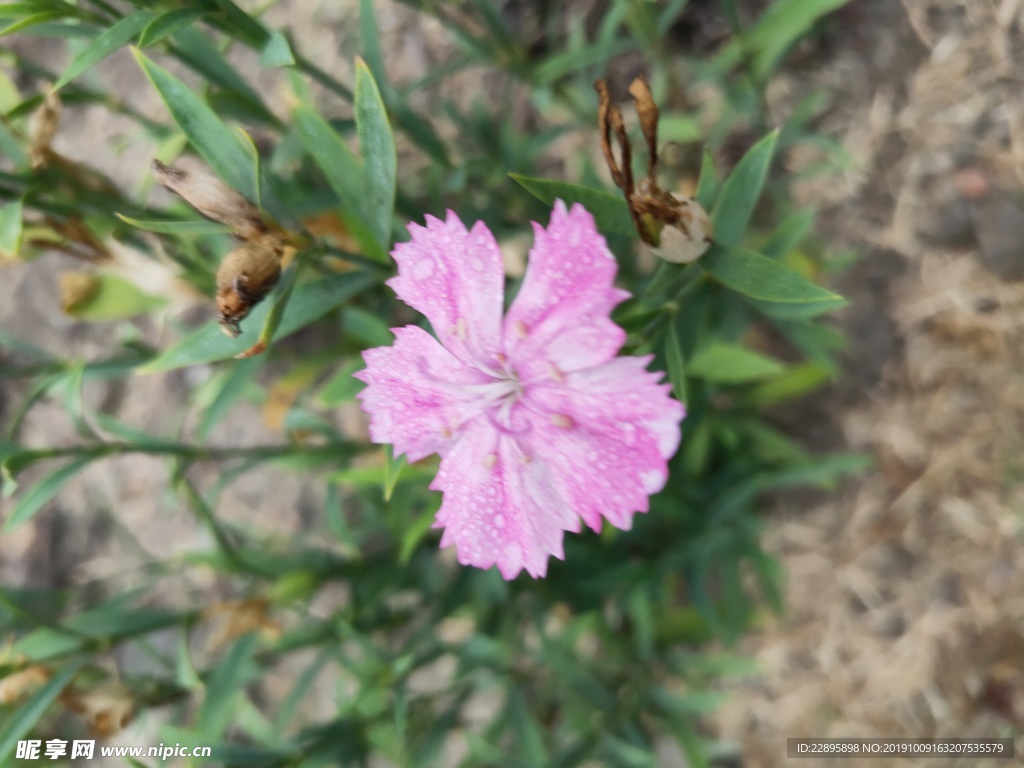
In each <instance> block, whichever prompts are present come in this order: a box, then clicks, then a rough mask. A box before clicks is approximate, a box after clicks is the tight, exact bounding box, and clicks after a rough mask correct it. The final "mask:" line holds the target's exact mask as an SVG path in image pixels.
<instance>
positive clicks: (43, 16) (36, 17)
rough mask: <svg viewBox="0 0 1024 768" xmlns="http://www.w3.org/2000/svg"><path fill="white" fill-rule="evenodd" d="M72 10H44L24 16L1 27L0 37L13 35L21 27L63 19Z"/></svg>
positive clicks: (26, 27) (20, 29) (70, 13)
mask: <svg viewBox="0 0 1024 768" xmlns="http://www.w3.org/2000/svg"><path fill="white" fill-rule="evenodd" d="M72 13H73V11H70V10H69V11H45V12H43V13H34V14H32V15H31V16H25V17H24V18H22V19H19V20H18V21H15V22H12V23H10V24H8V25H7V26H6V27H4V28H3V29H0V37H4V36H5V35H13V34H14V33H15V32H20V31H22V30H23V29H28V28H29V27H34V26H36V25H37V24H43V23H44V22H47V21H56V20H57V19H63V18H66V17H68V16H71V15H72Z"/></svg>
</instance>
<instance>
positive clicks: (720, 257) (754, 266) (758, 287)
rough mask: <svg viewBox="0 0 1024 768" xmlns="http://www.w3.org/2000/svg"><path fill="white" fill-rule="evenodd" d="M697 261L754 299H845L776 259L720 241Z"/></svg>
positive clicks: (799, 301) (797, 301)
mask: <svg viewBox="0 0 1024 768" xmlns="http://www.w3.org/2000/svg"><path fill="white" fill-rule="evenodd" d="M697 263H698V264H699V265H700V267H701V269H703V270H704V271H706V272H707V273H708V274H709V275H711V276H712V277H713V278H715V280H717V281H718V282H720V283H722V284H723V285H725V286H726V287H728V288H731V289H732V290H734V291H736V292H737V293H742V294H743V295H744V296H749V297H750V298H752V299H759V300H761V301H770V302H776V303H782V304H803V303H810V302H822V301H831V302H840V303H841V302H842V301H843V299H842V297H840V296H837V295H836V294H834V293H832V292H831V291H828V290H825V289H824V288H822V287H821V286H820V285H816V284H815V283H812V282H811V281H810V280H808V279H807V278H806V277H804V276H803V275H800V274H798V273H796V272H794V271H793V270H791V269H788V268H786V267H784V266H782V265H781V264H779V263H778V262H777V261H772V260H771V259H768V258H765V257H764V256H762V255H761V254H759V253H754V252H752V251H744V250H740V249H739V248H730V247H728V246H723V245H722V244H720V243H718V242H716V243H715V244H714V245H712V246H711V248H710V249H709V250H708V252H707V253H705V254H704V256H703V257H702V258H701V260H700V261H699V262H697Z"/></svg>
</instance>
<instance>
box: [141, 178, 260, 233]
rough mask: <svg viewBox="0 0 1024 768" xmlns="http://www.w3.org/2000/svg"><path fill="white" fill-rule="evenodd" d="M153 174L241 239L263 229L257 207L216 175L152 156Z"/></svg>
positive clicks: (209, 217)
mask: <svg viewBox="0 0 1024 768" xmlns="http://www.w3.org/2000/svg"><path fill="white" fill-rule="evenodd" d="M153 175H154V176H156V179H157V181H159V182H160V183H161V184H163V185H164V186H165V187H167V189H169V190H171V192H174V193H175V194H176V195H178V196H180V197H181V198H182V199H183V200H184V201H185V202H186V203H188V204H189V205H191V206H192V207H193V208H195V209H196V210H197V211H199V213H201V214H202V215H203V216H205V217H206V218H208V219H213V220H214V221H219V222H221V223H222V224H227V225H228V226H229V227H231V230H232V231H233V232H234V233H235V235H236V236H237V237H238V238H239V239H241V240H254V239H255V238H258V237H259V236H260V235H262V234H264V233H266V231H267V227H266V225H265V224H264V223H263V217H262V216H260V212H259V209H257V208H256V206H255V205H253V204H252V203H251V202H249V201H248V200H246V199H245V198H244V197H242V195H240V194H239V193H238V192H236V191H235V190H233V189H232V188H231V187H229V186H228V185H227V184H225V183H224V182H223V181H221V180H220V179H218V178H217V177H216V176H212V175H210V174H206V173H197V172H195V171H186V170H183V169H181V168H174V167H173V166H170V165H164V164H163V163H161V162H160V161H159V160H153Z"/></svg>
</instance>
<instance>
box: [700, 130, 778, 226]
mask: <svg viewBox="0 0 1024 768" xmlns="http://www.w3.org/2000/svg"><path fill="white" fill-rule="evenodd" d="M778 137H779V132H778V131H777V130H775V131H772V132H771V133H769V134H768V135H767V136H765V137H764V138H763V139H761V140H760V141H759V142H757V144H755V145H754V146H753V147H751V148H750V150H749V151H748V152H747V154H745V155H744V156H743V158H742V159H741V160H740V161H739V162H738V163H737V164H736V167H735V168H734V169H733V171H732V173H730V174H729V178H728V179H726V180H725V183H724V184H722V191H721V193H720V194H719V195H718V201H717V202H716V204H715V210H714V211H713V212H712V214H711V221H712V223H713V224H714V227H715V242H716V243H721V244H722V245H735V244H736V243H738V242H740V240H742V239H743V234H744V233H745V232H746V231H747V224H748V223H749V222H750V217H751V215H752V214H753V213H754V206H755V205H757V199H758V198H759V197H760V196H761V189H762V188H763V187H764V182H765V179H766V178H767V176H768V167H769V166H770V165H771V162H772V155H773V154H774V153H775V141H776V139H778Z"/></svg>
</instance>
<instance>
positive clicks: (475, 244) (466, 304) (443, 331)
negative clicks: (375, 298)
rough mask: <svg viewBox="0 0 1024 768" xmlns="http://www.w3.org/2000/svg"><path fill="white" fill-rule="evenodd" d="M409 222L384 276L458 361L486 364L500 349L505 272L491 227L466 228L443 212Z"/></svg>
mask: <svg viewBox="0 0 1024 768" xmlns="http://www.w3.org/2000/svg"><path fill="white" fill-rule="evenodd" d="M426 221H427V226H426V227H421V226H419V225H417V224H410V225H409V233H410V234H411V235H412V240H411V241H410V242H407V243H400V244H398V245H396V246H395V249H394V250H393V251H392V256H394V258H395V261H396V262H397V263H398V276H397V277H393V278H392V279H390V280H388V285H390V286H391V287H392V288H393V289H394V291H395V293H397V294H398V297H399V298H400V299H402V301H404V302H405V303H406V304H408V305H410V306H411V307H413V308H415V309H417V310H419V311H420V312H422V313H423V314H424V315H426V316H427V319H428V320H430V324H431V325H432V326H433V328H434V333H436V334H437V338H438V339H440V341H441V343H442V344H444V345H445V346H446V347H447V348H448V349H450V350H451V351H452V352H453V353H454V354H455V355H457V356H458V357H459V358H461V359H462V361H463V362H466V363H472V362H473V361H474V360H476V361H479V362H481V363H484V364H485V365H490V364H491V363H492V361H493V358H494V355H495V354H496V353H497V352H500V344H501V313H502V309H503V301H504V295H505V282H504V280H505V273H504V268H503V266H502V260H501V251H499V250H498V244H497V243H496V242H495V240H494V236H493V235H492V234H491V231H490V230H489V229H487V226H486V225H485V224H484V223H483V222H477V223H476V224H475V225H474V226H473V229H472V230H470V231H469V232H467V231H466V227H465V226H463V224H462V222H461V221H459V218H458V217H457V216H456V215H455V214H454V213H452V212H451V211H449V212H448V218H447V220H446V221H441V220H440V219H436V218H434V217H433V216H427V217H426Z"/></svg>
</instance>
